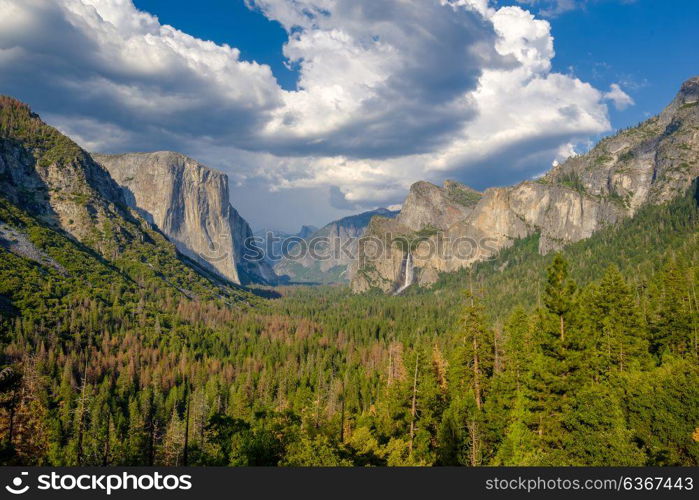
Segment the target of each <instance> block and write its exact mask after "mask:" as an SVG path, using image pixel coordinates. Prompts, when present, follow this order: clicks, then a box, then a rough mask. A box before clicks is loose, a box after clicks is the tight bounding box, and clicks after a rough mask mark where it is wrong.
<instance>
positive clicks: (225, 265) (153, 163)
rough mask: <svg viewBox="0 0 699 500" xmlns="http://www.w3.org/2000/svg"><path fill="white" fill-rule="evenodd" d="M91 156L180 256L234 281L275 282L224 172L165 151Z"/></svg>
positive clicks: (130, 203) (128, 200)
mask: <svg viewBox="0 0 699 500" xmlns="http://www.w3.org/2000/svg"><path fill="white" fill-rule="evenodd" d="M92 156H93V158H94V159H95V160H96V161H97V162H98V163H99V164H100V165H101V166H103V167H104V168H105V169H106V170H107V171H109V173H110V174H111V176H112V177H113V178H114V180H115V181H116V182H117V183H118V184H119V186H120V187H121V190H122V192H123V197H124V199H125V201H126V203H128V205H129V206H130V207H132V208H134V209H135V210H137V211H138V212H139V213H141V215H142V216H143V217H144V218H146V219H147V220H148V221H149V222H151V223H152V224H154V225H155V226H156V227H158V229H160V231H162V232H163V233H164V234H165V235H166V236H167V237H168V238H169V239H170V240H171V241H172V242H173V243H174V244H175V245H176V246H177V249H178V250H179V251H180V252H182V253H183V254H184V255H186V256H188V257H189V258H191V259H193V260H194V261H196V262H197V263H198V264H199V265H201V266H202V267H204V268H206V269H208V270H210V271H212V272H215V273H216V274H218V275H219V276H221V277H224V278H226V279H228V280H229V281H231V282H233V283H238V284H241V283H242V284H246V283H251V282H258V283H260V282H261V283H274V282H275V281H276V276H275V274H274V271H273V270H272V268H271V267H270V265H269V264H268V263H267V262H266V261H265V260H264V259H261V258H259V257H261V255H262V254H261V252H258V251H257V250H256V249H255V248H253V247H252V246H251V245H250V242H252V237H253V234H252V230H251V229H250V226H249V225H248V223H247V222H246V221H245V219H243V218H242V217H241V216H240V214H239V213H238V212H237V211H236V210H235V208H233V206H232V205H231V203H230V198H229V191H228V176H226V175H225V174H224V173H222V172H219V171H217V170H213V169H211V168H209V167H206V166H204V165H202V164H201V163H199V162H197V161H196V160H193V159H192V158H189V157H187V156H185V155H182V154H179V153H173V152H169V151H159V152H154V153H127V154H121V155H100V154H93V155H92ZM246 242H248V243H247V246H246Z"/></svg>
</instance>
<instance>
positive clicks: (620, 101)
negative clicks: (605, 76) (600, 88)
mask: <svg viewBox="0 0 699 500" xmlns="http://www.w3.org/2000/svg"><path fill="white" fill-rule="evenodd" d="M604 98H605V99H607V100H609V101H612V102H613V103H614V107H615V108H616V109H618V110H623V109H626V108H628V107H629V106H633V105H634V101H633V99H632V98H631V96H630V95H628V94H627V93H626V92H624V91H623V90H621V87H620V86H619V84H618V83H612V85H611V86H610V87H609V92H606V93H605V94H604Z"/></svg>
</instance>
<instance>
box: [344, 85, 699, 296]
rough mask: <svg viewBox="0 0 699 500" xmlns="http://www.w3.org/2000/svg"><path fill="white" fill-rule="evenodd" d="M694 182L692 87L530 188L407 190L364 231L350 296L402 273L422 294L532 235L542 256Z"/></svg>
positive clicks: (695, 89)
mask: <svg viewBox="0 0 699 500" xmlns="http://www.w3.org/2000/svg"><path fill="white" fill-rule="evenodd" d="M697 177H699V77H695V78H692V79H690V80H688V81H687V82H685V83H684V84H683V85H682V87H681V89H680V92H679V93H678V94H677V97H676V98H675V99H674V100H673V102H672V103H671V104H670V105H669V106H668V107H667V108H666V109H665V110H664V111H663V112H662V113H661V114H660V115H658V116H656V117H654V118H651V119H649V120H647V121H646V122H644V123H642V124H640V125H638V126H637V127H634V128H631V129H627V130H624V131H621V132H619V133H618V134H616V135H615V136H613V137H609V138H606V139H604V140H602V141H600V143H599V144H598V145H597V146H595V147H594V148H593V149H592V150H591V151H590V152H589V153H587V154H584V155H581V156H576V157H572V158H570V159H568V160H567V161H566V162H565V163H563V164H561V165H557V166H556V167H554V168H553V169H552V170H551V171H550V172H548V173H547V174H546V175H545V176H544V177H542V178H541V179H538V180H536V181H525V182H522V183H520V184H518V185H516V186H512V187H503V188H491V189H487V190H486V191H485V192H484V193H483V194H482V195H481V194H480V193H476V192H475V191H473V190H471V189H469V188H467V187H465V186H462V185H459V184H457V183H453V182H448V183H445V185H444V186H443V187H438V186H435V185H432V184H429V183H426V182H418V183H416V184H414V185H413V186H412V187H411V189H410V193H409V194H408V197H407V198H406V200H405V203H404V204H403V209H402V210H401V214H400V215H399V216H398V217H397V218H396V219H395V220H386V219H382V218H375V219H374V220H372V222H371V223H370V225H369V228H368V229H367V231H366V234H365V240H366V242H367V243H366V245H365V244H364V242H362V243H360V249H359V259H358V260H357V261H356V262H355V263H354V264H353V272H352V274H353V279H352V283H351V285H352V289H353V290H354V291H355V292H363V291H366V290H369V289H371V288H378V289H380V290H383V291H384V292H396V291H398V290H399V289H402V288H403V287H404V285H405V277H406V273H407V272H408V271H410V272H411V273H412V274H411V276H412V281H413V282H415V283H418V284H420V285H429V284H431V283H433V282H434V281H436V279H437V278H438V274H439V273H440V272H450V271H455V270H457V269H460V268H463V267H466V266H469V265H471V264H472V263H473V262H475V261H479V260H483V259H485V258H488V257H489V256H492V255H494V254H495V253H497V252H498V251H499V250H500V249H502V248H504V247H507V246H510V245H512V244H513V242H514V241H515V240H516V239H519V238H523V237H525V236H528V235H531V234H533V233H539V234H540V239H539V251H540V252H541V253H542V254H545V253H547V252H550V251H552V250H557V249H560V248H561V247H563V246H564V245H566V244H568V243H571V242H575V241H579V240H581V239H584V238H588V237H589V236H591V235H592V234H593V233H594V232H595V231H597V230H598V229H600V228H601V227H603V226H605V225H607V224H614V223H616V222H617V221H619V220H620V219H622V218H625V217H631V216H633V215H634V213H635V212H636V211H637V210H638V208H639V207H641V206H642V205H644V204H646V203H654V204H659V203H663V202H666V201H668V200H670V199H672V198H674V197H675V196H677V195H679V194H681V193H683V192H684V191H685V190H686V189H687V188H688V187H689V185H690V184H691V183H692V182H693V181H694V180H695V179H696V178H697ZM454 193H457V194H458V193H463V194H462V195H461V196H454ZM459 200H461V202H459ZM370 240H372V241H370ZM376 241H381V242H382V246H383V248H382V251H381V252H380V253H377V252H376V251H375V250H374V249H373V246H374V244H375V242H376ZM370 243H371V244H370ZM408 252H410V253H411V259H410V263H411V265H412V267H413V269H410V270H408V269H406V254H407V253H408Z"/></svg>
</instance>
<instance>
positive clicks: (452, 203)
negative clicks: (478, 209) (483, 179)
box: [397, 181, 481, 231]
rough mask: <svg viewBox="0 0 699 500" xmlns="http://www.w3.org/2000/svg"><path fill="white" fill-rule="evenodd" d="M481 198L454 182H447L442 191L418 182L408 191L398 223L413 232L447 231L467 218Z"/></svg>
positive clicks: (478, 194) (437, 187)
mask: <svg viewBox="0 0 699 500" xmlns="http://www.w3.org/2000/svg"><path fill="white" fill-rule="evenodd" d="M480 196H481V195H480V193H478V192H477V191H475V190H473V189H471V188H469V187H468V186H465V185H463V184H459V183H458V182H455V181H446V182H445V183H444V185H443V187H439V186H436V185H434V184H432V183H430V182H425V181H419V182H416V183H415V184H413V185H412V186H411V187H410V192H409V193H408V197H407V198H406V199H405V202H404V203H403V206H402V208H401V211H400V214H399V215H398V217H397V221H398V223H400V224H402V225H403V226H405V227H407V228H410V229H412V230H413V231H419V230H422V229H426V228H437V229H447V228H448V227H449V226H451V225H453V224H455V223H456V222H458V221H460V220H462V219H464V218H465V217H466V216H468V214H470V213H471V211H472V210H473V206H474V205H475V203H476V202H477V201H478V199H480Z"/></svg>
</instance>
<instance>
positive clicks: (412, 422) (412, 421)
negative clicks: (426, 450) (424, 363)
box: [408, 351, 420, 456]
mask: <svg viewBox="0 0 699 500" xmlns="http://www.w3.org/2000/svg"><path fill="white" fill-rule="evenodd" d="M419 364H420V351H417V354H416V356H415V374H414V375H413V404H412V407H411V409H410V444H409V447H408V450H409V452H410V456H412V455H413V440H414V438H415V413H416V403H417V400H416V398H417V369H418V366H419Z"/></svg>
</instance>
